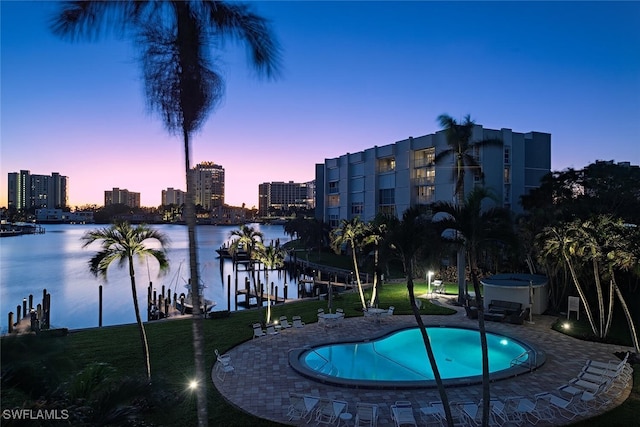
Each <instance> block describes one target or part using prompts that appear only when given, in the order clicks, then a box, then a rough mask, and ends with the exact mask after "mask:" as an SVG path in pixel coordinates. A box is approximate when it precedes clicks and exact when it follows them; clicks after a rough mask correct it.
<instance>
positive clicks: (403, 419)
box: [391, 400, 418, 427]
mask: <svg viewBox="0 0 640 427" xmlns="http://www.w3.org/2000/svg"><path fill="white" fill-rule="evenodd" d="M391 419H392V420H393V422H394V423H395V424H396V427H402V426H414V427H418V424H417V423H416V418H415V417H414V416H413V407H412V406H411V402H408V401H404V400H398V401H396V403H395V404H394V405H391Z"/></svg>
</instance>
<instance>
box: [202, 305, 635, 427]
mask: <svg viewBox="0 0 640 427" xmlns="http://www.w3.org/2000/svg"><path fill="white" fill-rule="evenodd" d="M452 308H456V307H452ZM458 309H459V308H458ZM555 319H556V318H555V317H551V316H534V318H533V321H534V323H533V324H530V323H525V324H524V325H512V324H503V323H495V322H487V331H489V332H495V333H498V334H504V335H507V336H511V337H513V338H517V339H521V340H523V341H525V342H528V343H531V344H533V345H534V346H536V347H537V348H538V350H541V351H544V352H546V356H547V361H546V363H545V364H544V365H543V366H542V367H540V368H539V369H537V370H535V371H534V372H531V373H528V374H523V375H520V376H518V377H514V378H509V379H505V380H500V381H496V382H494V383H492V384H491V395H492V397H499V398H505V397H508V396H529V397H531V396H533V395H534V394H536V393H540V392H544V391H553V390H555V389H556V388H557V387H559V386H561V385H563V384H565V383H566V382H567V381H568V380H570V379H571V378H573V377H574V376H575V375H576V374H577V373H578V372H579V371H580V369H581V368H582V366H583V365H584V362H585V361H586V360H587V359H595V360H603V361H607V360H611V359H614V358H615V356H614V354H613V353H615V352H618V351H629V350H631V349H630V348H627V347H622V346H616V345H607V344H600V343H593V342H587V341H581V340H577V339H574V338H571V337H569V336H567V335H564V334H561V333H558V332H555V331H553V330H551V329H550V326H551V325H552V323H553V322H554V321H555ZM423 320H424V322H425V324H426V325H427V326H431V325H448V326H456V325H464V326H467V327H468V326H473V325H477V323H476V322H477V321H476V320H470V319H467V318H466V317H465V316H464V310H458V313H457V314H455V315H451V316H423ZM407 326H415V319H414V318H413V316H398V315H394V316H392V317H389V318H387V319H385V320H384V321H383V322H382V323H381V324H379V325H377V324H375V322H372V321H371V320H370V319H365V318H364V317H355V318H347V319H345V320H344V323H343V326H342V327H338V328H331V329H325V328H324V327H322V326H320V325H318V324H317V323H312V324H307V325H306V326H305V327H304V328H301V329H295V328H291V329H287V330H285V331H282V332H281V333H279V334H278V335H275V336H270V337H262V338H259V339H254V340H252V341H248V342H245V343H243V344H240V345H238V346H237V347H235V348H233V349H231V350H230V351H229V352H228V354H230V355H231V357H232V360H233V365H234V367H235V373H234V374H233V375H227V376H226V378H225V380H224V382H222V381H220V380H219V379H218V378H216V376H215V375H213V371H212V375H211V377H212V380H213V383H214V385H215V386H216V388H217V389H218V390H219V391H220V392H221V393H222V395H223V396H224V397H225V398H226V399H227V400H228V402H230V403H231V404H232V405H235V406H237V407H239V408H241V409H242V410H244V411H246V412H248V413H251V414H253V415H255V416H257V417H260V418H264V419H269V420H272V421H276V422H279V423H282V424H289V425H295V423H292V422H289V421H288V419H287V417H286V412H287V406H288V404H289V393H290V392H295V393H304V394H312V395H315V396H319V397H323V398H330V399H340V400H346V401H347V402H348V403H349V411H350V412H351V413H352V414H353V413H355V407H356V403H357V402H368V403H376V404H378V405H379V407H380V417H379V419H378V426H379V427H386V426H393V425H394V423H393V421H392V420H391V416H390V415H391V414H390V406H391V405H392V404H393V403H394V402H395V401H396V400H408V401H411V402H412V404H413V408H414V411H415V416H416V420H417V421H418V423H419V424H420V418H419V416H418V410H419V408H420V407H423V406H426V405H427V404H428V402H430V401H436V400H440V397H439V395H438V392H437V390H436V389H435V388H429V389H417V390H416V389H410V390H402V389H396V390H378V389H357V388H349V387H339V386H332V385H328V384H323V383H320V382H316V381H313V380H311V379H308V378H306V377H303V376H301V375H299V374H298V373H297V372H295V371H294V370H293V369H291V368H290V367H289V364H288V352H289V350H290V349H294V348H301V347H304V346H307V345H311V346H313V345H316V344H322V343H330V342H340V341H345V340H349V339H358V338H364V337H374V336H379V335H383V334H384V333H386V332H389V331H392V330H394V329H399V328H403V327H407ZM629 390H630V387H629V388H628V389H627V391H626V392H625V393H623V395H622V396H621V397H620V398H619V399H618V401H617V402H615V404H619V403H621V402H622V401H623V400H624V399H626V397H627V396H628V393H629ZM447 395H448V398H449V400H450V401H474V402H479V401H480V399H481V398H482V386H481V385H472V386H463V387H448V388H447ZM592 415H593V414H591V415H587V414H585V417H586V416H592ZM573 421H575V420H573ZM298 423H299V422H298ZM568 423H569V422H566V423H565V424H568ZM299 424H300V423H299ZM302 424H304V423H302ZM311 424H314V423H313V422H312V423H311ZM559 424H560V423H554V425H559ZM538 425H541V424H540V423H539V424H538Z"/></svg>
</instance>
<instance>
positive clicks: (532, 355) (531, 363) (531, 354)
mask: <svg viewBox="0 0 640 427" xmlns="http://www.w3.org/2000/svg"><path fill="white" fill-rule="evenodd" d="M524 356H527V358H526V359H523V357H524ZM514 366H522V367H526V368H529V372H531V371H532V370H533V368H534V367H535V366H536V352H535V351H534V350H527V351H525V352H524V353H522V354H520V355H518V356H516V357H515V358H514V359H513V360H512V361H511V367H512V368H513V367H514Z"/></svg>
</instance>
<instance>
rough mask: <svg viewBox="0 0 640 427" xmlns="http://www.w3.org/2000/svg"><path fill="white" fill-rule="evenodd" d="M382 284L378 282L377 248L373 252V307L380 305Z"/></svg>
mask: <svg viewBox="0 0 640 427" xmlns="http://www.w3.org/2000/svg"><path fill="white" fill-rule="evenodd" d="M379 283H380V282H379V281H378V249H377V248H376V249H375V250H374V251H373V290H372V292H371V305H375V304H377V303H378V301H377V299H378V286H380V284H379Z"/></svg>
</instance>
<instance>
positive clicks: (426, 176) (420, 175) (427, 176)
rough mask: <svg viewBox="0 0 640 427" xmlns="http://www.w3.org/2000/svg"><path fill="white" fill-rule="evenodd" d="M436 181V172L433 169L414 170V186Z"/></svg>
mask: <svg viewBox="0 0 640 427" xmlns="http://www.w3.org/2000/svg"><path fill="white" fill-rule="evenodd" d="M435 179H436V170H435V169H434V168H421V169H416V182H415V183H416V185H418V186H420V185H428V184H433V183H434V182H435Z"/></svg>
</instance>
